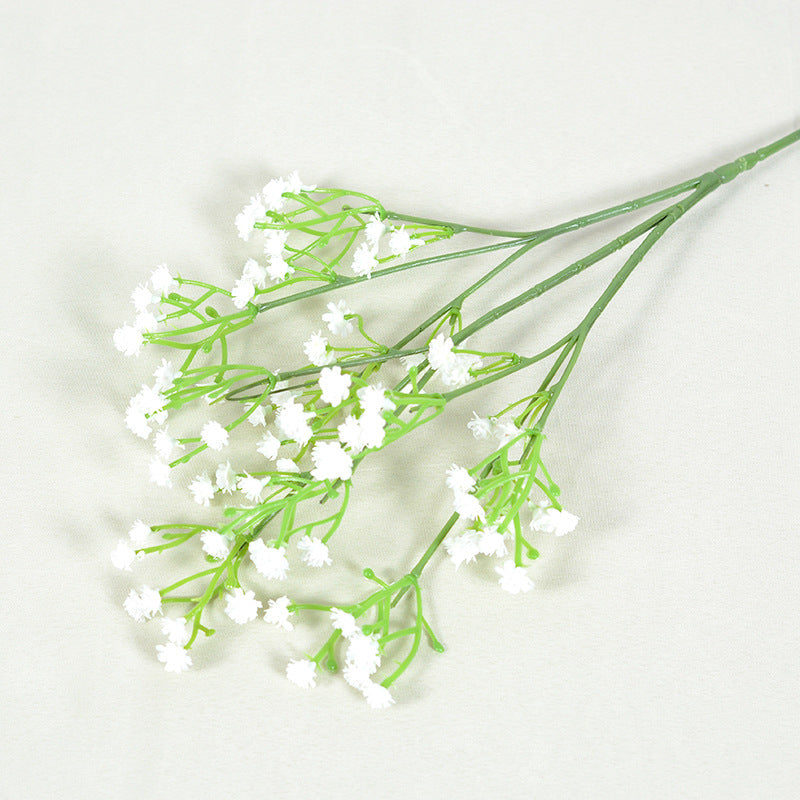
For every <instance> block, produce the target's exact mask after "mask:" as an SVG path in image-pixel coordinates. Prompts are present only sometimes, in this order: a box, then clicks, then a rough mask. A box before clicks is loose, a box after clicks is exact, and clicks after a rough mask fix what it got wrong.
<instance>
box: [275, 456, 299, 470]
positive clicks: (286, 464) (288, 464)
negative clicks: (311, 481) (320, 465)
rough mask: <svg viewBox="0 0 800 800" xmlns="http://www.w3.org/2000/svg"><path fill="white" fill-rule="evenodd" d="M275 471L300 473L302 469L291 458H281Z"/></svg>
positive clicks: (276, 463) (276, 464)
mask: <svg viewBox="0 0 800 800" xmlns="http://www.w3.org/2000/svg"><path fill="white" fill-rule="evenodd" d="M275 469H276V470H278V472H300V467H298V466H297V464H295V463H294V461H292V459H291V458H279V459H278V460H277V461H276V462H275Z"/></svg>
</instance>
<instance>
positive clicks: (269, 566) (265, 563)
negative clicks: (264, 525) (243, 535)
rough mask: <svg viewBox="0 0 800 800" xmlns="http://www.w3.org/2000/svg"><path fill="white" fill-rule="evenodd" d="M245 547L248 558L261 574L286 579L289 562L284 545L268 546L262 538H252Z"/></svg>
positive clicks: (281, 579) (275, 578)
mask: <svg viewBox="0 0 800 800" xmlns="http://www.w3.org/2000/svg"><path fill="white" fill-rule="evenodd" d="M247 549H248V552H249V554H250V560H251V561H252V562H253V565H254V566H255V568H256V570H257V571H258V572H259V573H260V574H261V575H263V576H264V577H265V578H270V579H272V580H278V581H283V580H286V574H287V572H288V571H289V562H288V560H287V559H286V548H285V547H268V546H267V545H266V544H265V542H264V540H263V539H254V540H253V541H252V542H250V544H249V545H248V546H247Z"/></svg>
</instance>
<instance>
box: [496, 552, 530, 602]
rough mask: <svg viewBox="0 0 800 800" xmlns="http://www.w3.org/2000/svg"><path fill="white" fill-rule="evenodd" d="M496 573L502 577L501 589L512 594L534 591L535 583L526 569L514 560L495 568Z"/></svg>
mask: <svg viewBox="0 0 800 800" xmlns="http://www.w3.org/2000/svg"><path fill="white" fill-rule="evenodd" d="M494 571H495V572H496V573H497V574H498V575H499V576H500V581H499V583H500V588H501V589H503V590H504V591H506V592H510V593H511V594H519V593H520V592H529V591H530V590H531V589H533V581H532V580H531V579H530V578H529V577H528V571H527V570H526V569H525V567H518V566H517V565H516V564H515V563H514V561H513V559H509V560H508V561H505V562H503V566H502V567H495V568H494Z"/></svg>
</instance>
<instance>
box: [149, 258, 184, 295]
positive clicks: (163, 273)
mask: <svg viewBox="0 0 800 800" xmlns="http://www.w3.org/2000/svg"><path fill="white" fill-rule="evenodd" d="M150 285H151V286H152V287H153V293H154V294H156V295H158V296H159V297H166V296H167V295H168V294H169V293H170V292H171V291H172V290H173V289H177V288H178V281H177V280H175V278H174V277H173V276H172V274H171V273H170V271H169V269H168V268H167V265H166V264H159V265H158V266H157V267H156V268H155V269H154V270H153V272H152V274H151V275H150Z"/></svg>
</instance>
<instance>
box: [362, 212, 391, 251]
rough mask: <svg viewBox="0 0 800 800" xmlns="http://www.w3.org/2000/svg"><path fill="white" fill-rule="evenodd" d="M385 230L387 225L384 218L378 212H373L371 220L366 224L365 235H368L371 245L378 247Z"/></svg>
mask: <svg viewBox="0 0 800 800" xmlns="http://www.w3.org/2000/svg"><path fill="white" fill-rule="evenodd" d="M385 230H386V225H384V223H383V220H382V219H381V218H380V217H379V216H378V215H377V214H373V215H372V216H371V217H370V218H369V222H368V223H367V224H366V225H365V226H364V235H365V236H366V237H367V242H368V243H369V246H370V247H377V245H378V242H379V241H380V238H381V236H383V232H384V231H385Z"/></svg>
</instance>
